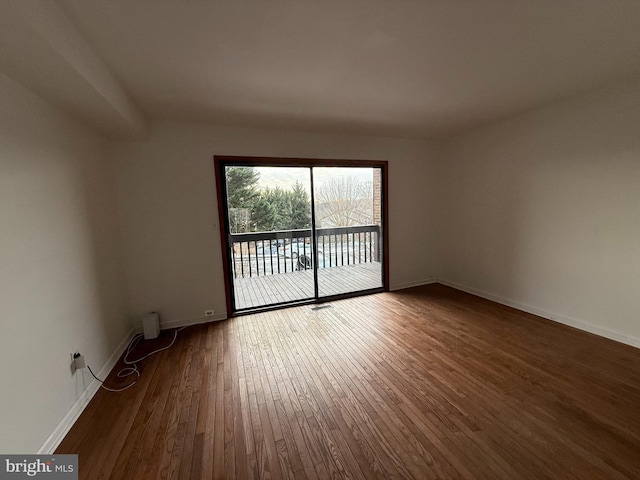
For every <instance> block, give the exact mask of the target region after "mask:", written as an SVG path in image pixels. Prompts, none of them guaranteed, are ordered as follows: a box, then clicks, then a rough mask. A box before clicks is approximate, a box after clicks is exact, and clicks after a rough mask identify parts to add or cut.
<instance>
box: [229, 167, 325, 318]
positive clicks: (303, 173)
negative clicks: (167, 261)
mask: <svg viewBox="0 0 640 480" xmlns="http://www.w3.org/2000/svg"><path fill="white" fill-rule="evenodd" d="M224 169H225V182H226V192H227V198H226V200H227V218H228V225H227V227H228V232H229V259H230V260H229V261H230V264H231V265H230V270H231V277H232V278H233V285H232V290H233V292H232V296H233V303H234V310H235V311H241V310H248V309H253V308H260V307H266V306H271V305H278V304H284V303H290V302H296V301H301V300H307V299H313V298H314V297H315V287H314V272H313V268H312V266H311V258H312V253H311V252H312V246H313V242H312V236H311V232H312V230H311V228H312V224H311V170H310V169H309V168H307V167H262V166H225V167H224Z"/></svg>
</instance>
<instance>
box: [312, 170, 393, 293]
mask: <svg viewBox="0 0 640 480" xmlns="http://www.w3.org/2000/svg"><path fill="white" fill-rule="evenodd" d="M381 170H382V169H381V168H369V167H366V168H365V167H313V195H314V209H315V227H316V235H315V237H316V242H317V262H315V263H316V265H317V268H318V296H319V297H326V296H332V295H340V294H344V293H351V292H358V291H363V290H371V289H376V288H381V287H382V286H383V276H382V275H383V268H382V265H383V263H384V262H383V259H382V255H383V248H382V239H383V235H382V177H381V175H382V171H381Z"/></svg>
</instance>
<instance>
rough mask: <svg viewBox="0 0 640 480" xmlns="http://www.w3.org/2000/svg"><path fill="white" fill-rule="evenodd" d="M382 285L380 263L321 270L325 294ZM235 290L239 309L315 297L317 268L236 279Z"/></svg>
mask: <svg viewBox="0 0 640 480" xmlns="http://www.w3.org/2000/svg"><path fill="white" fill-rule="evenodd" d="M381 286H382V267H381V264H380V262H368V263H359V264H355V265H345V266H338V267H331V268H321V269H319V270H318V288H319V294H320V296H321V297H327V296H331V295H340V294H342V293H348V292H357V291H361V290H370V289H372V288H379V287H381ZM234 291H235V295H236V300H235V302H236V306H235V307H236V309H237V310H242V309H246V308H256V307H261V306H265V305H272V304H275V303H282V302H296V301H299V300H305V299H309V298H313V295H314V292H313V270H301V271H293V272H288V273H278V274H274V275H260V276H253V277H245V278H236V279H234Z"/></svg>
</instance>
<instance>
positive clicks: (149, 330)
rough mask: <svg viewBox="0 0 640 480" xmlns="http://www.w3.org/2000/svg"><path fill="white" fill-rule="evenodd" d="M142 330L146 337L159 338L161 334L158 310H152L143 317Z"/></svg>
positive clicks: (147, 338)
mask: <svg viewBox="0 0 640 480" xmlns="http://www.w3.org/2000/svg"><path fill="white" fill-rule="evenodd" d="M142 331H143V332H144V339H145V340H149V339H152V338H158V335H160V317H159V316H158V313H157V312H151V313H149V314H148V315H145V316H144V317H143V318H142Z"/></svg>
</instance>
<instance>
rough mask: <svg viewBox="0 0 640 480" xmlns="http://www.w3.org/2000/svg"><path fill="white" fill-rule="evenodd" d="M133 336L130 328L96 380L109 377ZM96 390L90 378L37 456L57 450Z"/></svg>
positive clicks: (97, 384)
mask: <svg viewBox="0 0 640 480" xmlns="http://www.w3.org/2000/svg"><path fill="white" fill-rule="evenodd" d="M134 335H135V332H134V329H133V328H132V329H131V330H130V331H129V333H127V335H126V336H125V338H124V340H122V342H120V345H118V347H117V348H116V350H115V351H114V352H113V353H112V354H111V356H110V357H109V359H108V360H107V362H106V363H105V364H104V366H103V367H102V368H101V369H100V371H99V372H98V374H97V376H98V378H105V377H107V375H109V373H110V372H111V370H112V369H113V367H115V366H116V363H118V360H119V359H120V357H121V356H122V354H123V353H124V351H125V349H126V348H127V346H128V345H129V342H131V339H132V338H133V337H134ZM98 390H100V383H99V382H98V381H97V380H95V379H93V377H92V378H91V382H90V383H89V385H88V386H87V388H85V389H84V391H83V392H82V393H81V394H80V396H79V397H78V399H77V400H76V401H75V403H74V404H73V406H72V407H71V408H70V409H69V411H68V412H67V413H66V415H65V416H64V417H62V420H60V423H58V425H57V426H56V428H54V429H53V432H51V434H50V435H49V437H48V438H47V439H46V440H45V441H44V443H43V444H42V446H41V447H40V448H39V449H38V451H37V454H38V455H51V454H53V452H54V451H55V450H56V448H58V445H60V443H61V442H62V440H63V439H64V437H65V436H66V435H67V433H69V430H71V427H73V424H74V423H76V420H78V417H79V416H80V414H81V413H82V412H83V411H84V409H85V408H87V405H89V402H90V401H91V399H92V398H93V396H94V395H95V394H96V393H97V392H98Z"/></svg>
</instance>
